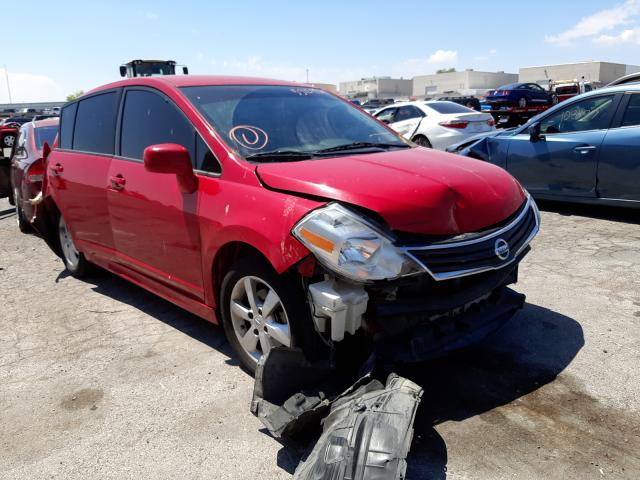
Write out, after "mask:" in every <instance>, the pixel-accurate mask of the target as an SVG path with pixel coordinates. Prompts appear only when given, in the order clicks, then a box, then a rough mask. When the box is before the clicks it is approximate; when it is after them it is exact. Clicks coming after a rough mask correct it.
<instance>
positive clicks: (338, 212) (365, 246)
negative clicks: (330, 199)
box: [292, 203, 421, 282]
mask: <svg viewBox="0 0 640 480" xmlns="http://www.w3.org/2000/svg"><path fill="white" fill-rule="evenodd" d="M292 234H293V235H294V237H296V238H297V239H298V240H300V242H302V244H303V245H304V246H305V247H307V248H308V249H309V250H311V252H312V253H313V254H314V255H315V256H316V258H317V259H318V260H319V261H320V262H321V263H322V264H323V265H324V266H325V267H327V268H329V269H331V270H333V271H334V272H336V273H338V274H339V275H341V276H344V277H346V278H349V279H351V280H354V281H357V282H367V281H372V280H391V279H394V278H398V277H402V276H405V275H411V274H412V273H417V272H418V271H420V270H421V269H420V267H419V266H418V265H416V263H415V262H414V261H413V260H412V259H411V258H409V257H407V256H406V255H404V253H402V252H401V251H400V250H399V249H397V248H396V247H395V246H394V245H393V243H392V241H391V239H390V238H389V237H388V236H387V235H386V234H385V233H384V232H382V231H379V230H378V229H377V228H376V227H374V226H373V225H371V224H370V223H369V222H368V221H367V220H366V219H365V218H363V217H361V216H360V215H358V214H357V213H355V212H353V211H351V210H349V209H347V208H345V207H343V206H341V205H339V204H337V203H332V204H329V205H327V206H326V207H323V208H320V209H318V210H314V211H313V212H311V213H310V214H309V215H307V216H306V217H304V218H303V219H302V220H300V222H298V223H297V224H296V226H295V227H294V228H293V230H292Z"/></svg>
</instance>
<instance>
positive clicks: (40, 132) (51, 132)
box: [34, 125, 58, 150]
mask: <svg viewBox="0 0 640 480" xmlns="http://www.w3.org/2000/svg"><path fill="white" fill-rule="evenodd" d="M35 132H36V133H35V137H34V138H35V141H36V148H37V149H38V150H42V147H43V146H44V142H47V143H48V144H49V146H53V141H54V140H55V139H56V135H57V134H58V126H57V125H51V126H49V127H38V128H36V129H35Z"/></svg>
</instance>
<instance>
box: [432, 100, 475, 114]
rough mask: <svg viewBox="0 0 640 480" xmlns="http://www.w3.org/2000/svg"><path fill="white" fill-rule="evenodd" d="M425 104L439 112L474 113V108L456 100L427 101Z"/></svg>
mask: <svg viewBox="0 0 640 480" xmlns="http://www.w3.org/2000/svg"><path fill="white" fill-rule="evenodd" d="M425 105H426V106H427V107H429V108H431V109H433V110H435V111H436V112H438V113H442V114H448V113H473V110H471V109H470V108H467V107H465V106H464V105H459V104H457V103H454V102H425Z"/></svg>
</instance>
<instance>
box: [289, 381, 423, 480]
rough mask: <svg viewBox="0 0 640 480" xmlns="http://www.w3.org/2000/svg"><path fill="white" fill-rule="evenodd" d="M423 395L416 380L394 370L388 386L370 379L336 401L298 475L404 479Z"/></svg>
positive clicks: (312, 479)
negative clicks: (417, 413) (414, 381)
mask: <svg viewBox="0 0 640 480" xmlns="http://www.w3.org/2000/svg"><path fill="white" fill-rule="evenodd" d="M422 393H423V392H422V388H421V387H420V386H418V385H417V384H415V383H413V382H412V381H410V380H407V379H406V378H402V377H399V376H397V375H395V374H391V375H389V377H388V379H387V383H386V386H385V385H382V384H381V383H380V382H379V381H378V380H371V381H370V382H369V383H367V384H365V385H361V386H360V387H359V388H357V389H356V390H355V391H352V392H350V393H348V394H346V395H344V396H341V397H339V398H338V399H336V400H335V401H334V403H333V405H332V407H331V413H329V415H328V416H327V418H326V419H325V420H324V428H323V433H322V435H321V436H320V439H319V440H318V442H317V444H316V446H315V448H314V449H313V450H312V452H311V454H310V455H309V457H308V458H307V459H306V461H304V462H302V463H301V464H300V465H299V466H298V468H297V469H296V471H295V474H294V479H298V480H342V479H344V480H347V479H349V480H399V479H404V478H405V472H406V469H407V463H406V458H407V455H408V453H409V449H410V448H411V441H412V439H413V422H414V420H415V416H416V411H417V409H418V405H419V404H420V399H421V397H422Z"/></svg>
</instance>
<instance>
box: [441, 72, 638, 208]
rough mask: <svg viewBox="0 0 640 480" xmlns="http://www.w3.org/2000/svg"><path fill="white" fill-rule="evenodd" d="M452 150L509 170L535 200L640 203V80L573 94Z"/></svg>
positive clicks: (631, 204) (635, 205) (633, 204)
mask: <svg viewBox="0 0 640 480" xmlns="http://www.w3.org/2000/svg"><path fill="white" fill-rule="evenodd" d="M449 151H452V152H457V153H459V154H461V155H466V156H470V157H474V158H478V159H481V160H485V161H487V162H491V163H493V164H496V165H498V166H500V167H502V168H504V169H505V170H507V171H508V172H509V173H511V174H512V175H513V176H515V177H516V178H517V179H518V180H519V181H520V183H521V184H522V185H523V186H524V187H525V188H526V189H527V190H528V191H529V192H530V193H531V194H532V195H533V196H534V197H536V198H541V199H550V200H562V201H571V202H583V203H604V204H611V205H622V206H628V207H636V208H640V83H635V84H627V85H619V86H615V87H609V88H602V89H599V90H594V91H592V92H589V93H585V94H582V95H579V96H576V97H573V98H571V99H569V100H566V101H564V102H562V103H560V104H558V105H556V106H555V107H552V108H550V109H549V110H546V111H545V112H543V113H541V114H539V115H537V116H535V117H534V118H532V119H531V120H529V122H527V123H526V124H525V125H523V126H521V127H519V128H515V129H513V130H509V131H498V132H495V133H492V134H490V135H487V136H484V137H483V138H479V139H477V140H475V141H474V142H473V143H471V144H469V142H468V141H467V142H466V143H465V144H461V145H459V146H453V147H451V148H450V149H449Z"/></svg>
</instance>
